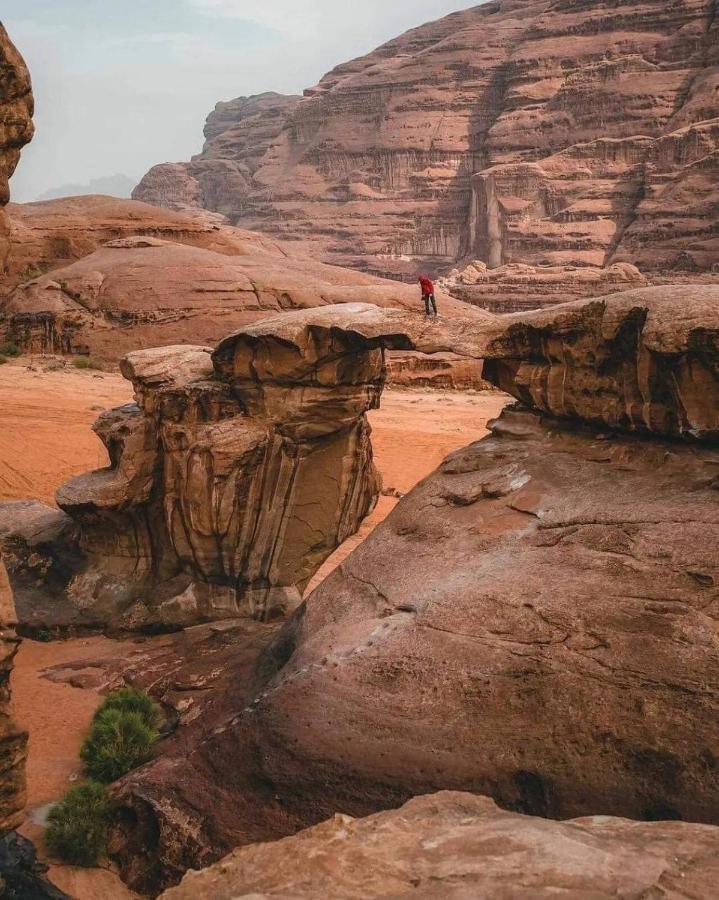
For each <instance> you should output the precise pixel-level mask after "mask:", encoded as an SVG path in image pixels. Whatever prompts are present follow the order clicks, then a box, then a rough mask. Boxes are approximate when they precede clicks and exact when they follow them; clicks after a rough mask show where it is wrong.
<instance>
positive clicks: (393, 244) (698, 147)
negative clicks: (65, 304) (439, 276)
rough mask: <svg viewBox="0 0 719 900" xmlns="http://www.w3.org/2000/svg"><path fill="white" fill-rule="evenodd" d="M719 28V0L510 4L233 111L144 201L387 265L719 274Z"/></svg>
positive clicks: (417, 35)
mask: <svg viewBox="0 0 719 900" xmlns="http://www.w3.org/2000/svg"><path fill="white" fill-rule="evenodd" d="M718 34H719V17H717V10H716V3H715V2H714V0H677V2H673V3H667V2H666V0H625V2H623V3H621V4H618V3H615V2H607V0H604V2H602V0H592V2H590V3H574V2H560V0H492V2H487V3H484V4H481V5H479V6H475V7H473V8H472V9H468V10H466V11H464V12H459V13H455V14H453V15H450V16H448V17H446V18H444V19H441V20H439V21H437V22H432V23H430V24H428V25H424V26H422V27H420V28H416V29H414V30H412V31H410V32H408V33H407V34H405V35H402V36H401V37H399V38H397V39H396V40H394V41H391V42H389V43H388V44H386V45H384V46H383V47H380V48H379V49H377V50H376V51H374V52H373V53H370V54H369V55H367V56H365V57H363V58H361V59H357V60H353V61H352V62H349V63H346V64H344V65H341V66H338V67H337V68H336V69H335V70H333V71H332V72H330V73H329V74H328V75H326V76H325V78H323V79H322V81H321V82H320V84H319V85H318V86H317V87H315V88H313V89H311V90H308V91H306V92H305V96H304V97H303V98H302V99H301V100H299V101H298V100H297V98H294V97H289V98H282V97H277V96H270V97H268V96H266V95H265V96H263V97H260V98H249V99H247V98H241V99H240V100H238V101H234V102H233V103H231V104H224V105H222V107H221V108H218V111H216V112H215V113H213V114H212V116H211V117H210V119H209V120H208V126H207V129H206V136H207V139H208V140H207V144H206V146H205V149H204V151H203V153H202V154H201V155H200V156H198V157H195V159H194V160H193V161H192V162H191V163H190V164H175V165H173V166H171V167H167V166H163V167H159V168H158V169H155V170H153V171H152V172H150V173H149V174H148V175H147V176H146V178H145V179H143V181H142V183H141V184H140V185H139V186H138V188H137V190H136V193H135V196H136V197H138V198H141V199H143V200H147V201H150V202H153V203H157V204H159V205H177V204H178V200H177V198H178V197H179V198H181V199H180V201H179V202H180V205H182V206H194V205H204V206H206V207H207V208H209V209H213V210H219V211H221V212H222V213H223V214H225V215H227V216H228V217H229V218H230V220H231V221H232V222H233V223H241V224H243V225H244V226H245V227H249V228H252V229H256V230H261V231H264V232H266V233H268V234H271V235H273V236H276V237H282V238H283V239H289V240H291V241H293V242H296V243H297V244H298V245H299V246H300V247H302V248H303V249H305V250H307V249H308V248H309V249H311V250H312V252H313V253H314V254H315V255H319V256H320V257H321V258H322V259H324V260H325V261H331V262H335V263H340V264H342V265H348V266H353V267H356V268H360V269H363V270H365V271H370V272H374V273H377V274H383V275H386V274H391V275H393V276H400V277H405V276H407V275H414V274H416V273H417V272H418V271H419V270H422V269H430V270H432V271H435V272H441V271H446V270H448V269H450V268H451V267H452V266H453V265H454V263H455V262H456V261H457V260H458V259H462V258H467V259H469V260H472V259H479V260H482V261H483V262H485V263H486V264H487V265H488V266H489V267H491V268H495V267H497V266H501V265H503V264H509V263H520V264H530V265H533V266H538V265H540V266H553V267H559V268H560V269H561V267H564V266H567V265H570V266H593V267H599V268H603V267H607V266H610V265H612V264H614V263H617V262H629V263H632V264H635V265H638V266H639V268H640V269H641V270H642V271H643V272H645V271H646V272H666V271H668V270H671V271H675V270H679V271H683V272H696V271H699V272H706V271H711V270H712V268H713V267H715V266H717V265H719V239H718V238H717V236H716V230H715V227H714V223H715V222H716V219H717V214H718V210H719V207H718V206H717V204H718V203H719V194H718V193H717V184H719V177H718V175H719V170H718V169H717V165H718V161H719V143H718V138H719V125H718V124H717V123H718V121H719V100H718V95H717V84H718V83H719V81H718V79H719V55H718V54H717V46H719V41H718V40H717V36H718ZM569 281H570V282H571V277H570V278H569ZM522 293H523V292H522V291H519V292H518V294H519V296H520V297H521V295H522ZM572 296H576V294H573V293H572V292H571V291H568V292H567V293H566V294H564V295H563V297H560V298H558V299H570V298H571V297H572Z"/></svg>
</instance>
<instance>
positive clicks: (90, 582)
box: [5, 305, 385, 628]
mask: <svg viewBox="0 0 719 900" xmlns="http://www.w3.org/2000/svg"><path fill="white" fill-rule="evenodd" d="M344 309H345V312H344V315H345V316H346V317H353V316H355V315H357V313H358V312H361V311H369V313H370V315H371V314H372V312H373V310H374V308H373V307H353V306H351V305H350V306H347V307H345V308H344ZM377 312H378V311H377ZM312 314H314V311H313V313H312ZM340 318H341V315H340ZM295 321H296V328H295V334H296V336H297V342H296V344H295V346H294V347H293V348H292V349H290V348H289V347H287V344H286V343H285V342H283V332H282V328H281V326H280V325H278V326H277V327H275V326H273V325H272V324H271V323H268V324H267V325H264V324H263V325H262V326H256V328H255V329H254V330H253V329H252V328H248V329H246V330H245V331H244V332H240V333H238V334H237V335H236V336H234V337H232V338H230V339H228V340H226V341H225V342H223V344H222V345H221V347H220V349H218V351H217V352H216V354H215V360H214V363H213V358H212V355H211V351H210V350H209V349H206V348H201V347H175V348H165V349H162V350H154V351H140V352H137V353H134V354H130V356H128V357H127V358H126V359H125V360H123V362H122V371H123V374H125V376H126V377H127V378H128V379H129V380H131V381H132V382H133V385H134V387H135V395H136V400H137V403H136V404H131V405H129V406H126V407H122V408H120V409H117V410H113V411H111V412H109V413H105V414H103V415H102V416H101V417H100V419H99V420H98V422H97V424H96V426H95V430H96V431H97V433H98V435H99V436H100V438H101V439H102V441H103V442H104V444H105V446H106V447H107V449H108V453H109V456H110V462H111V465H110V467H109V468H108V469H104V470H100V471H98V472H93V473H90V474H88V475H85V476H81V477H79V478H76V479H73V480H72V481H70V482H69V483H68V484H66V485H65V486H64V487H63V488H61V489H60V491H59V492H58V495H57V501H58V504H59V506H60V507H61V508H62V509H63V510H64V511H65V513H66V514H68V515H69V516H70V517H71V519H73V520H74V521H75V522H76V523H77V524H78V525H79V542H75V538H74V533H73V532H71V533H70V534H71V538H70V540H71V543H73V542H75V543H76V545H77V550H78V552H80V553H81V554H83V556H84V559H83V560H82V562H81V563H80V564H79V565H78V566H77V567H76V568H77V571H76V572H75V574H74V575H73V577H72V578H71V579H70V580H69V582H68V584H67V586H66V588H65V589H64V591H63V594H64V596H65V598H66V599H69V600H70V601H71V602H72V603H73V604H74V605H75V607H76V608H77V609H78V610H80V611H82V612H84V613H85V614H86V616H87V617H89V618H90V619H93V620H95V621H97V619H98V618H99V619H100V620H101V621H104V622H105V623H111V624H115V625H118V626H123V627H128V628H147V627H151V626H164V627H168V626H179V625H184V624H187V623H189V622H194V621H202V620H207V619H213V618H223V617H229V616H232V615H238V614H245V615H250V616H254V617H257V618H271V617H273V616H276V615H281V614H283V613H285V612H287V611H288V609H292V608H294V607H295V606H297V605H298V603H299V602H300V598H301V595H302V591H303V590H304V587H305V586H306V585H307V583H308V582H309V581H310V579H311V577H312V576H313V575H314V573H315V572H316V571H317V569H318V568H319V567H320V565H321V564H322V563H323V562H324V561H325V559H326V558H327V557H328V556H329V555H330V554H331V553H332V552H333V551H334V549H335V548H336V547H337V546H338V545H339V544H341V543H342V542H343V541H344V540H345V539H346V538H347V537H348V536H349V535H350V534H352V533H354V532H355V531H356V529H357V528H358V527H359V524H360V523H361V521H362V520H363V519H364V517H365V516H366V515H367V513H368V512H369V511H370V510H371V508H372V507H373V505H374V503H375V501H376V498H377V495H378V493H379V489H380V480H379V476H378V473H377V472H376V470H375V468H374V465H373V462H372V449H371V444H370V439H369V435H370V428H369V424H368V422H367V418H366V413H367V411H368V410H369V409H371V408H373V407H374V406H376V405H377V403H378V401H379V395H380V392H381V390H382V387H383V384H384V376H385V370H384V364H383V353H382V350H381V348H380V347H379V346H373V345H372V344H370V343H369V342H367V343H365V344H364V345H361V346H359V345H357V343H356V341H355V342H353V340H352V336H351V335H343V334H342V332H341V331H339V332H337V333H335V332H333V331H332V330H331V329H328V328H326V329H324V330H323V329H322V328H321V327H316V328H315V327H313V323H312V315H309V318H303V317H302V316H300V317H299V318H297V319H296V320H295ZM11 514H12V517H13V518H14V519H15V529H16V531H18V530H22V528H21V522H22V520H23V515H22V513H21V510H20V509H19V508H18V505H17V504H14V505H13V508H12V510H11ZM27 514H28V516H31V517H32V518H33V521H37V520H38V512H37V509H36V508H35V507H33V508H32V509H29V510H28V511H27ZM40 518H42V517H40ZM43 521H44V520H43ZM53 524H54V520H53ZM60 524H61V523H60ZM24 530H25V531H29V532H30V533H32V531H33V529H32V528H26V529H24ZM15 537H17V535H16V536H15ZM5 540H6V542H8V543H12V542H13V535H12V534H10V535H7V534H6V538H5ZM16 543H17V541H16ZM24 543H25V545H27V543H28V539H25V541H24ZM53 555H56V552H55V553H54V554H53ZM18 568H19V570H20V572H21V571H22V568H23V567H22V565H20V566H19V567H18ZM49 571H50V570H49Z"/></svg>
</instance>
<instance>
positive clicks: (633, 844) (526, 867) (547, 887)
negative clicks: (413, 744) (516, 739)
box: [162, 791, 719, 900]
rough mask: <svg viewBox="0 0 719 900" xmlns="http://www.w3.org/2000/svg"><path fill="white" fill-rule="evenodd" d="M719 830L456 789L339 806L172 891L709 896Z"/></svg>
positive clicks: (229, 896) (433, 896) (215, 894)
mask: <svg viewBox="0 0 719 900" xmlns="http://www.w3.org/2000/svg"><path fill="white" fill-rule="evenodd" d="M718 850H719V830H717V829H716V828H708V827H706V826H701V825H686V824H683V823H681V824H680V823H673V822H666V823H653V824H638V823H635V822H628V821H626V820H623V819H610V818H606V817H597V818H589V819H578V820H575V821H572V822H548V821H546V820H541V819H532V818H529V817H526V816H518V815H516V814H514V813H509V812H504V811H502V810H500V809H498V808H497V806H495V804H494V803H492V801H491V800H488V799H486V798H484V797H476V796H472V795H470V794H460V793H451V792H449V791H447V792H442V793H439V794H435V795H434V796H429V797H419V798H417V799H414V800H412V801H410V802H409V803H407V804H406V805H405V806H404V807H402V809H399V810H396V811H392V812H386V813H380V814H378V815H375V816H372V817H370V818H368V819H360V820H357V819H352V818H351V817H350V816H346V815H336V816H335V817H334V818H333V819H330V820H329V821H327V822H325V823H323V824H322V825H318V826H316V827H315V828H312V829H310V830H308V831H304V832H302V833H301V834H299V835H297V836H296V837H292V838H287V839H286V840H284V841H279V842H277V843H273V844H259V845H255V846H252V847H245V848H243V849H242V850H238V851H237V852H235V853H233V854H232V855H231V856H229V857H227V858H226V859H224V860H223V861H222V862H221V863H219V864H218V865H216V866H213V867H212V868H210V869H208V870H207V871H204V872H191V873H189V874H188V875H187V876H186V877H185V879H184V880H183V882H182V884H181V885H180V886H179V887H177V888H173V889H172V890H169V891H167V892H166V893H165V894H163V895H162V896H163V900H241V898H247V900H250V898H253V900H260V898H262V900H265V898H267V900H269V898H271V897H282V898H288V897H292V898H293V900H316V898H318V897H332V898H333V900H355V898H358V897H362V898H367V900H369V898H374V897H377V898H379V897H393V898H395V897H413V898H417V900H420V898H421V900H439V898H442V900H468V898H470V897H472V898H478V897H487V898H490V897H502V898H503V900H505V898H506V900H520V898H522V900H525V898H529V897H532V898H536V900H544V898H546V900H550V898H556V897H557V896H562V895H564V896H567V897H572V898H576V900H579V898H586V900H589V898H592V900H614V898H616V897H625V898H635V900H639V898H640V897H649V896H654V895H655V894H656V896H661V897H664V898H667V900H680V898H681V900H686V898H690V897H710V896H712V895H713V893H714V888H715V883H716V879H717V877H718V876H719V863H718V862H717V851H718Z"/></svg>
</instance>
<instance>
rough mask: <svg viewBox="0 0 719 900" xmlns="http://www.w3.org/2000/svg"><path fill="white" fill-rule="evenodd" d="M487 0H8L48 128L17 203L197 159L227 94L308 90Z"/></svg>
mask: <svg viewBox="0 0 719 900" xmlns="http://www.w3.org/2000/svg"><path fill="white" fill-rule="evenodd" d="M477 2H478V0H474V2H473V0H349V2H348V0H2V22H3V24H4V25H5V27H6V28H7V30H8V32H9V33H10V36H11V37H12V39H13V40H14V41H15V43H16V44H17V46H18V47H19V49H20V50H21V51H22V53H23V55H24V56H25V59H26V60H27V62H28V64H29V66H30V70H31V73H32V76H33V83H34V88H35V98H36V105H37V112H36V116H35V123H36V126H37V135H36V137H35V140H34V141H33V143H32V144H31V145H30V147H29V148H26V150H25V151H24V153H23V158H22V161H21V163H20V167H19V168H18V170H17V173H16V175H15V177H14V178H13V181H12V183H11V190H12V195H13V199H15V200H21V201H26V200H32V199H34V198H35V197H37V196H38V195H39V194H41V193H43V192H44V191H46V190H47V189H49V188H55V187H59V186H61V185H63V184H67V183H73V182H74V183H85V182H88V181H90V180H91V179H93V178H98V177H101V176H104V175H113V174H116V173H124V174H126V175H129V176H130V177H132V178H139V177H140V176H141V175H143V174H144V172H145V171H146V170H147V169H148V168H149V167H150V166H151V165H153V164H154V163H157V162H166V161H177V160H183V159H188V158H189V157H190V156H191V155H192V154H194V153H197V152H199V150H200V149H201V146H202V127H203V125H204V120H205V117H206V116H207V114H208V113H209V112H210V110H211V109H212V107H213V106H214V105H215V103H216V102H217V101H218V100H230V99H232V98H233V97H239V96H241V95H245V94H256V93H261V92H262V91H267V90H275V91H281V92H285V93H300V92H301V91H302V89H303V88H305V87H310V86H311V85H313V84H315V83H316V82H317V81H318V80H319V78H320V77H321V76H322V75H323V74H324V73H325V72H326V71H328V70H329V69H331V68H332V67H333V66H335V65H336V64H337V63H340V62H344V61H345V60H347V59H351V58H352V57H354V56H358V55H360V54H362V53H365V52H367V51H369V50H371V49H373V48H374V47H376V46H378V45H379V44H381V43H383V42H384V41H386V40H389V39H390V38H392V37H395V36H396V35H398V34H400V33H401V32H402V31H405V30H406V29H408V28H411V27H414V26H416V25H420V24H422V23H423V22H426V21H429V20H431V19H435V18H439V17H440V16H442V15H445V14H447V13H449V12H453V11H454V10H457V9H463V8H466V7H469V6H472V5H474V4H475V3H477Z"/></svg>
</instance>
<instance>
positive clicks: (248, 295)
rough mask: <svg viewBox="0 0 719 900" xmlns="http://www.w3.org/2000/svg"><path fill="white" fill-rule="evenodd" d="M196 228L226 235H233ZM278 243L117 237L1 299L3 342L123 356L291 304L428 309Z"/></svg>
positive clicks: (205, 335) (450, 308)
mask: <svg viewBox="0 0 719 900" xmlns="http://www.w3.org/2000/svg"><path fill="white" fill-rule="evenodd" d="M115 202H121V201H115ZM128 202H129V201H128ZM138 205H140V206H141V204H138ZM147 208H148V209H151V207H147ZM157 212H158V213H159V214H160V215H162V214H163V211H157ZM167 215H175V216H177V218H179V219H181V218H182V217H180V216H179V215H178V214H170V213H167ZM186 221H187V222H190V223H191V222H192V220H186ZM126 224H127V223H126ZM197 228H198V233H199V234H200V235H203V236H207V237H209V238H210V239H212V238H213V237H216V238H217V240H218V241H220V242H222V241H224V239H225V238H226V236H227V235H226V233H225V232H222V231H220V232H214V231H210V232H209V234H207V232H206V231H204V230H203V229H202V227H201V226H199V225H198V226H197ZM228 231H230V232H234V231H236V229H229V230H228ZM83 233H84V232H83ZM230 236H232V235H230ZM253 237H254V236H253V235H249V238H253ZM270 250H272V248H269V249H268V250H267V252H266V251H265V248H264V247H263V246H262V243H261V239H260V238H259V237H258V238H257V241H256V242H254V243H252V242H250V241H249V240H248V242H247V243H246V244H245V245H244V246H242V247H240V246H236V247H235V253H234V254H233V255H228V254H227V253H226V252H218V251H217V250H210V249H204V248H199V247H192V246H187V245H185V244H183V243H177V242H168V241H165V240H161V239H159V238H153V237H125V238H119V239H117V240H113V241H110V242H108V243H106V244H105V245H104V246H102V247H101V248H99V249H98V250H96V251H95V252H94V253H91V254H90V255H89V256H86V257H84V258H82V259H80V260H79V261H77V262H75V263H72V264H71V265H69V266H66V267H64V268H60V269H55V270H53V271H51V272H50V273H48V274H47V275H44V276H40V277H38V278H35V279H33V280H31V281H29V282H28V283H26V284H23V285H21V286H20V287H18V288H17V289H16V290H15V291H14V292H13V293H12V294H11V295H10V296H9V297H8V298H7V299H6V300H5V301H1V300H0V340H9V341H12V342H13V343H15V344H17V346H18V347H20V348H22V349H23V350H27V351H31V352H36V353H71V354H78V353H81V354H89V355H91V356H92V357H93V358H94V359H96V360H97V361H99V362H106V363H117V362H118V361H119V360H120V359H121V358H122V357H123V356H125V355H126V354H127V353H130V352H131V351H133V350H136V349H138V348H140V347H147V346H160V345H163V344H164V345H174V344H180V343H191V344H192V343H194V344H196V343H197V342H198V340H199V341H205V342H207V343H208V344H215V343H217V341H219V340H220V339H221V338H222V337H224V336H225V335H226V334H228V333H230V332H231V331H233V330H236V329H238V328H240V327H242V326H244V325H248V324H250V323H252V322H254V321H257V320H260V319H263V318H268V317H271V316H272V315H275V314H277V313H278V312H281V311H283V310H292V309H305V308H312V307H319V306H325V305H328V304H336V303H352V302H364V303H375V304H377V305H378V306H382V307H397V306H399V307H405V308H407V309H414V310H415V311H416V314H417V316H418V317H421V312H420V308H421V300H420V296H419V293H418V288H415V287H410V286H408V285H403V284H399V283H397V282H394V281H385V280H381V279H378V278H373V277H371V276H367V275H363V274H361V273H359V272H353V271H350V270H347V269H339V268H337V267H334V266H327V265H323V264H322V263H315V262H313V261H312V260H309V259H295V258H288V257H287V255H286V254H283V253H282V252H279V248H276V249H274V252H269V251H270ZM240 251H242V252H240ZM440 305H441V310H442V314H443V315H448V316H458V315H464V316H471V315H472V314H473V310H472V309H471V308H468V307H467V306H466V305H465V304H463V303H461V302H460V301H457V300H453V299H451V298H449V297H447V296H443V297H441V298H440ZM450 349H451V348H450ZM480 375H481V373H479V372H477V381H479V378H480Z"/></svg>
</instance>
